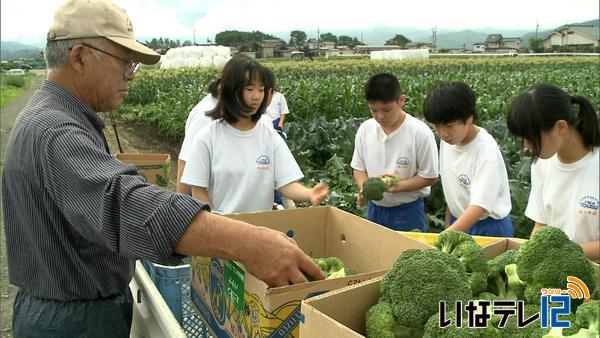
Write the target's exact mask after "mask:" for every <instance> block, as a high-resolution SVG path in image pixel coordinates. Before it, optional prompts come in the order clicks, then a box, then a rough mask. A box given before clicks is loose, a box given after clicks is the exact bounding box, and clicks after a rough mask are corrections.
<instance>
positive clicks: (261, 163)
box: [256, 155, 271, 170]
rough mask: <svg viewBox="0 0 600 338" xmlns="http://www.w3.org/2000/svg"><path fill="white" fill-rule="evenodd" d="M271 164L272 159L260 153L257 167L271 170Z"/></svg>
mask: <svg viewBox="0 0 600 338" xmlns="http://www.w3.org/2000/svg"><path fill="white" fill-rule="evenodd" d="M269 164H271V160H269V157H268V156H267V155H260V156H259V157H258V158H257V159H256V168H257V169H258V170H269Z"/></svg>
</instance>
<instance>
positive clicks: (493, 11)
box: [0, 0, 600, 43]
mask: <svg viewBox="0 0 600 338" xmlns="http://www.w3.org/2000/svg"><path fill="white" fill-rule="evenodd" d="M114 1H115V3H117V4H119V5H120V6H122V7H123V8H125V10H126V11H127V13H128V14H129V16H130V17H131V21H132V22H133V26H134V29H135V34H136V36H137V37H140V38H149V37H169V38H181V39H191V37H192V34H193V29H195V33H196V41H202V39H205V38H210V39H211V40H212V39H214V36H215V35H216V34H217V33H218V32H221V31H224V30H233V29H237V30H244V31H250V30H260V31H263V32H266V33H270V32H271V33H273V32H289V31H292V30H295V29H299V30H304V31H315V30H316V29H317V28H319V29H320V30H321V32H326V31H328V30H330V31H336V30H348V29H357V30H358V29H365V28H372V27H408V28H417V29H427V30H429V29H431V28H432V27H438V30H461V29H477V28H483V27H485V28H504V29H530V30H534V29H535V25H536V22H539V24H540V28H541V29H548V28H554V27H557V26H559V25H562V24H565V23H568V22H579V21H584V20H589V19H593V18H595V17H598V12H599V11H600V8H599V6H600V5H599V2H598V0H571V1H569V2H568V3H565V2H564V0H527V1H522V0H504V1H502V2H498V1H490V0H453V1H448V0H418V1H402V0H368V1H364V0H360V1H359V0H345V1H344V0H302V1H292V0H202V1H186V0H114ZM62 2H63V1H61V0H46V1H39V0H2V2H1V13H0V14H1V16H2V18H1V20H0V21H1V30H0V32H1V34H2V35H1V38H2V40H5V41H6V40H14V41H21V42H26V43H31V42H40V43H43V42H44V39H45V35H46V31H47V29H48V27H49V26H50V24H51V22H52V16H53V13H54V11H55V10H56V8H58V6H59V5H60V4H61V3H62Z"/></svg>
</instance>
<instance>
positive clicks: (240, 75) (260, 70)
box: [206, 55, 268, 124]
mask: <svg viewBox="0 0 600 338" xmlns="http://www.w3.org/2000/svg"><path fill="white" fill-rule="evenodd" d="M265 69H266V68H265V67H263V66H262V65H260V64H259V63H258V62H256V61H254V60H253V59H251V58H250V57H247V56H245V55H237V56H234V57H233V58H231V60H229V61H228V62H227V63H226V64H225V67H223V72H222V73H221V91H220V93H221V98H220V99H219V103H217V106H216V107H215V109H213V110H212V111H210V112H207V113H206V116H209V117H211V118H212V119H213V120H217V119H224V120H225V121H227V122H228V123H229V124H234V123H236V122H237V121H238V120H239V118H240V117H242V116H243V114H242V113H243V112H250V111H252V108H250V107H248V105H246V103H245V102H244V88H245V87H246V86H247V85H249V84H252V83H254V82H256V81H258V83H259V84H260V85H261V86H264V84H265V78H266V74H265ZM267 101H268V95H265V97H264V98H263V101H262V103H261V104H260V107H259V108H258V111H257V112H256V114H254V115H252V117H251V120H252V122H255V123H256V122H258V120H259V119H260V117H261V115H262V114H263V113H264V112H265V109H266V108H267Z"/></svg>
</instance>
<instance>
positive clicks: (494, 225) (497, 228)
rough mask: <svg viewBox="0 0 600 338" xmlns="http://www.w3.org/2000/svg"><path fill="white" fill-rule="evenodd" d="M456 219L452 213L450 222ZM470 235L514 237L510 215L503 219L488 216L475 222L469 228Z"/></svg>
mask: <svg viewBox="0 0 600 338" xmlns="http://www.w3.org/2000/svg"><path fill="white" fill-rule="evenodd" d="M454 221H456V217H454V215H450V224H452V223H454ZM469 235H475V236H491V237H513V236H514V230H513V224H512V220H511V219H510V215H508V216H506V217H504V218H502V219H493V218H491V217H488V218H486V219H482V220H481V221H479V222H477V223H475V225H473V226H472V227H471V229H469Z"/></svg>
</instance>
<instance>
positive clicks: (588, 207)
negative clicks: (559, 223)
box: [579, 196, 600, 216]
mask: <svg viewBox="0 0 600 338" xmlns="http://www.w3.org/2000/svg"><path fill="white" fill-rule="evenodd" d="M598 209H600V203H599V202H598V197H594V196H584V197H582V198H581V199H580V200H579V213H580V214H583V215H591V216H598Z"/></svg>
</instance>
